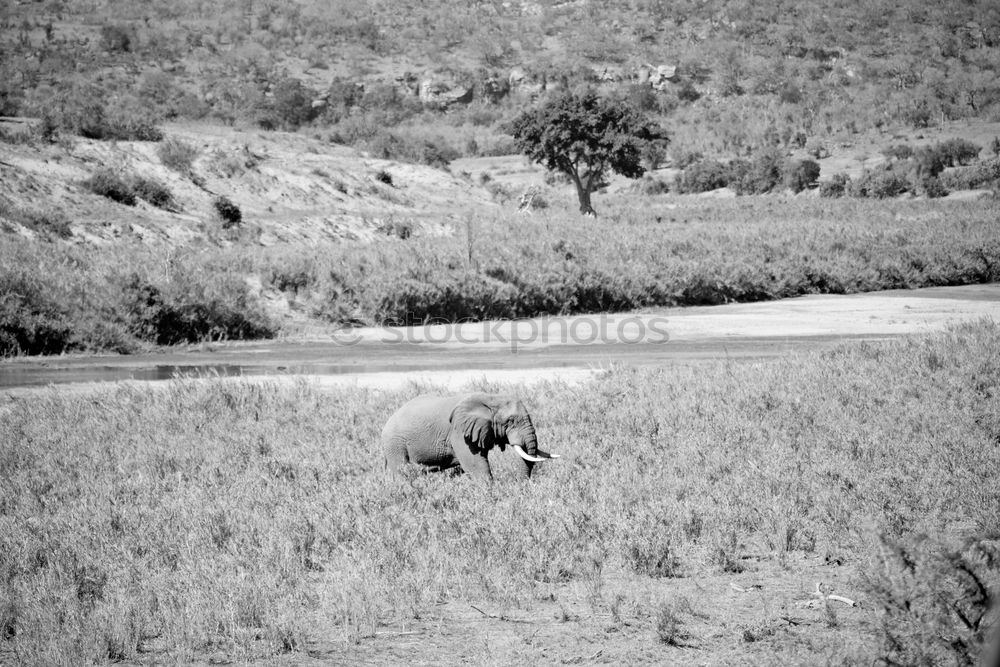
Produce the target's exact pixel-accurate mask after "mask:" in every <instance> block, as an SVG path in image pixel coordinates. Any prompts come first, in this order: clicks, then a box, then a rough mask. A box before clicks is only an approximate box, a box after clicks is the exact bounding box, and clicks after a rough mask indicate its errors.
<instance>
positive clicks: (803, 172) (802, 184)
mask: <svg viewBox="0 0 1000 667" xmlns="http://www.w3.org/2000/svg"><path fill="white" fill-rule="evenodd" d="M819 174H820V168H819V163H818V162H816V161H815V160H808V159H807V160H796V161H795V162H790V163H788V164H786V165H785V176H784V180H785V187H787V188H789V189H790V190H791V191H792V192H802V191H803V190H805V189H807V188H812V187H815V185H816V181H817V180H819Z"/></svg>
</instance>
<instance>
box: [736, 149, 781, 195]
mask: <svg viewBox="0 0 1000 667" xmlns="http://www.w3.org/2000/svg"><path fill="white" fill-rule="evenodd" d="M784 164H785V156H784V155H783V154H782V152H781V151H780V150H778V149H767V150H764V151H761V152H759V153H758V154H757V155H756V156H754V159H753V160H752V161H750V162H749V163H741V164H740V166H739V173H737V172H736V171H733V172H732V176H731V180H730V182H731V183H733V184H734V185H735V186H736V191H737V192H738V193H739V194H764V193H766V192H770V191H771V190H773V189H774V188H775V186H777V185H778V184H779V183H781V174H782V170H783V167H784Z"/></svg>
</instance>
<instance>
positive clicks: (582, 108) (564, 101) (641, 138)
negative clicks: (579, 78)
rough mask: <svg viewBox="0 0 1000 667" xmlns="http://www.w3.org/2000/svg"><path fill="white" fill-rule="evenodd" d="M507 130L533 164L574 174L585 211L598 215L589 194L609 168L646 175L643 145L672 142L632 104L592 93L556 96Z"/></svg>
mask: <svg viewBox="0 0 1000 667" xmlns="http://www.w3.org/2000/svg"><path fill="white" fill-rule="evenodd" d="M508 130H509V131H510V133H511V134H512V135H514V140H515V141H516V143H517V147H518V148H519V149H520V150H521V151H523V152H524V153H525V154H526V155H527V156H528V157H530V158H531V159H532V160H533V161H534V162H537V163H539V164H541V165H543V166H544V167H545V168H546V169H549V170H550V171H558V172H562V173H563V174H566V175H567V176H569V178H570V180H572V181H573V184H574V185H576V194H577V197H579V199H580V212H581V213H583V214H584V215H596V214H595V213H594V208H593V206H591V205H590V193H592V192H593V191H594V190H596V189H597V188H598V187H600V186H601V185H602V184H603V183H604V178H605V176H606V175H607V174H608V171H613V172H616V173H619V174H621V175H622V176H627V177H628V178H638V177H640V176H642V175H643V173H645V169H644V168H643V166H642V164H641V162H642V152H643V148H644V147H645V146H646V145H647V144H648V143H650V142H662V143H665V142H666V141H667V137H666V134H665V133H664V132H663V130H662V129H660V128H659V127H657V126H655V125H653V124H651V123H650V122H649V121H648V120H647V119H646V118H645V117H643V115H642V114H641V113H640V112H639V111H638V110H636V109H635V108H634V107H632V106H631V105H630V104H628V103H627V102H625V101H623V100H617V99H611V98H605V97H601V96H599V95H598V94H597V93H595V92H593V91H587V92H585V93H574V92H566V93H563V94H561V95H557V96H555V97H552V98H550V99H548V100H547V101H545V102H544V103H543V104H541V105H540V106H538V107H536V108H534V109H529V110H527V111H525V112H523V113H522V114H521V115H520V116H518V117H517V118H515V119H514V120H513V121H511V123H510V124H509V125H508Z"/></svg>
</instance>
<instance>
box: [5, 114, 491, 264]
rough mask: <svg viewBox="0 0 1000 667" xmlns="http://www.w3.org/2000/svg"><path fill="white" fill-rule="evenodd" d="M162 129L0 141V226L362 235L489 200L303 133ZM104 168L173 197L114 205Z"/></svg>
mask: <svg viewBox="0 0 1000 667" xmlns="http://www.w3.org/2000/svg"><path fill="white" fill-rule="evenodd" d="M0 127H2V124H0ZM166 132H167V134H168V137H169V138H168V140H167V142H165V143H164V142H161V143H152V142H143V141H118V142H105V141H96V140H91V139H83V138H76V139H72V140H65V141H63V142H61V143H59V144H44V143H41V144H38V143H23V144H17V143H14V144H2V145H0V180H2V181H3V183H4V187H3V190H2V191H0V224H4V223H6V224H5V227H6V231H8V232H14V233H17V234H20V235H23V236H26V237H28V238H35V237H37V236H39V235H41V236H42V237H45V236H46V235H51V234H52V233H53V231H56V232H58V233H57V235H58V236H63V237H64V238H67V239H72V240H73V241H74V242H94V243H107V242H111V241H115V240H118V239H123V238H124V239H128V238H132V239H136V240H141V241H144V242H147V243H153V244H156V243H167V244H168V245H171V246H179V245H186V244H189V243H192V242H195V241H205V240H207V241H209V242H212V243H213V244H218V245H227V244H228V243H232V242H236V241H240V242H243V243H251V244H253V245H263V246H269V245H274V244H278V243H292V244H294V243H300V242H305V243H312V242H317V241H338V240H345V239H367V240H370V239H371V238H372V237H373V235H374V234H379V233H393V230H394V229H397V228H399V229H404V228H405V229H409V230H410V231H411V232H416V233H422V234H435V233H442V231H449V232H450V226H449V225H448V223H449V222H451V223H452V224H454V221H456V220H459V219H461V218H462V216H463V215H464V214H466V213H467V212H468V211H469V210H473V209H475V210H482V209H483V208H489V207H490V206H493V204H492V202H491V200H490V196H489V194H488V193H487V192H486V191H485V190H483V189H481V188H478V187H474V186H473V185H472V184H471V183H469V182H468V181H467V180H464V179H461V178H459V177H456V176H454V175H452V174H451V173H449V172H447V171H442V170H440V169H434V168H431V167H426V166H422V165H412V164H402V163H398V162H392V161H387V160H378V159H374V158H370V157H366V156H364V155H361V154H359V153H358V152H357V151H356V150H354V149H351V148H347V147H344V146H335V145H330V144H328V143H325V142H320V141H317V140H314V139H312V138H309V137H306V136H304V135H301V134H291V133H285V132H275V133H262V132H246V131H240V130H235V129H231V128H225V127H219V126H205V125H197V124H184V125H168V126H166ZM171 142H173V144H174V145H176V144H178V143H179V145H181V146H186V147H190V148H191V149H192V151H193V155H194V159H193V160H192V162H191V164H190V167H189V168H188V169H187V170H184V171H183V172H178V171H177V170H175V169H171V168H170V167H168V166H166V164H164V162H165V160H164V157H163V155H164V154H165V153H166V152H167V151H169V146H170V145H171ZM165 147H166V148H165ZM166 161H167V162H169V161H170V160H169V157H168V158H167V159H166ZM103 173H111V174H115V175H118V176H120V177H121V178H124V179H125V180H130V179H131V180H133V181H134V180H136V179H145V180H149V181H152V182H154V183H157V184H159V185H160V186H162V188H163V190H164V191H165V192H168V193H169V198H170V201H169V203H167V204H166V205H161V206H160V207H157V206H154V205H153V204H151V203H149V202H147V201H144V200H143V199H142V198H141V197H140V198H138V199H137V201H136V203H135V205H133V206H126V205H123V204H122V203H121V202H119V201H115V200H113V199H110V198H109V197H108V196H102V195H101V194H98V193H96V192H94V191H92V189H91V188H90V187H88V184H87V182H88V179H92V178H94V176H95V174H103ZM380 179H382V180H380ZM383 181H388V182H383ZM220 196H222V197H225V198H227V199H229V200H230V201H231V202H233V203H234V204H235V205H236V206H237V207H238V208H239V209H240V211H241V214H242V215H241V220H240V222H239V224H226V221H225V220H224V219H222V218H221V217H220V215H219V214H218V212H217V211H215V210H214V206H213V203H214V201H215V200H216V198H218V197H220ZM60 230H61V231H60Z"/></svg>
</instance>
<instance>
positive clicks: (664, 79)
mask: <svg viewBox="0 0 1000 667" xmlns="http://www.w3.org/2000/svg"><path fill="white" fill-rule="evenodd" d="M676 77H677V67H675V66H674V65H657V66H653V65H648V64H646V65H640V66H639V67H638V68H636V70H635V74H634V75H633V78H632V80H633V81H635V82H636V83H637V84H639V85H641V86H650V87H651V88H653V89H655V90H665V89H666V88H667V86H668V85H669V84H670V83H671V82H672V81H674V80H675V79H676Z"/></svg>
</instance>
